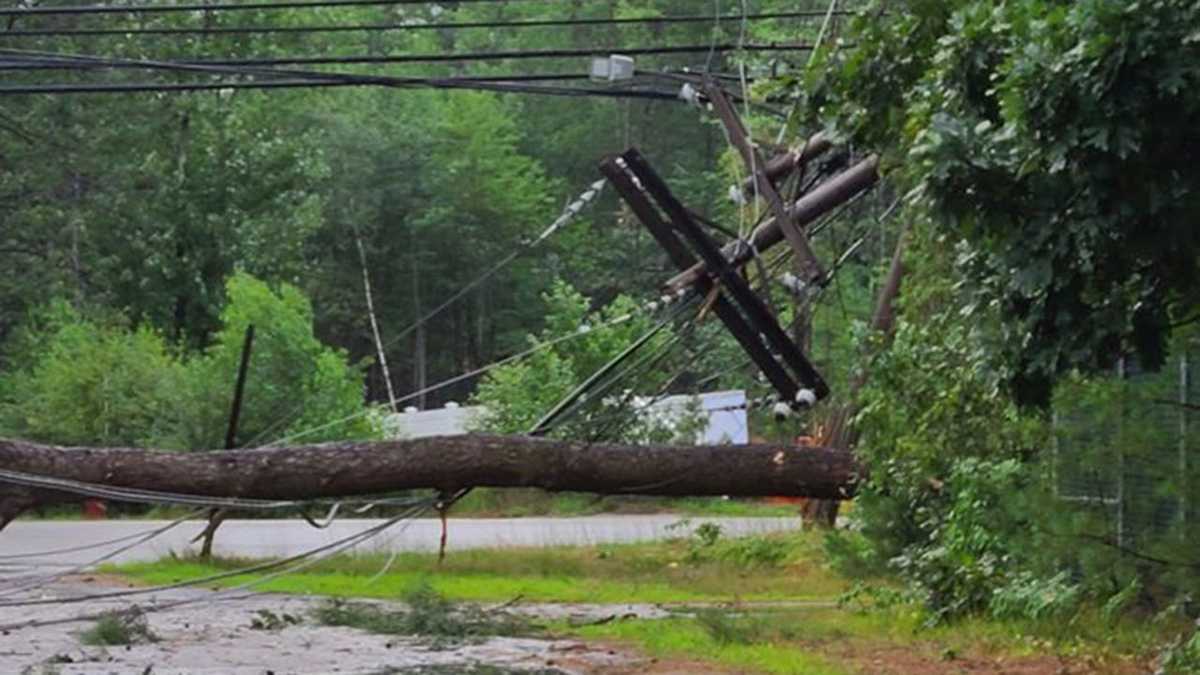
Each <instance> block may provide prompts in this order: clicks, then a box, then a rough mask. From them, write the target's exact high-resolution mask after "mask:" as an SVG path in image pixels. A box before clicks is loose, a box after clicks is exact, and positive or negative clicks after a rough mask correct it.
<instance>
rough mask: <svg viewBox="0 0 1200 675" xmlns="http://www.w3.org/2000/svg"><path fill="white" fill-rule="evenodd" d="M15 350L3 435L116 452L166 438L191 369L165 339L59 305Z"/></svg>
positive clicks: (2, 412) (25, 332)
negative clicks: (105, 447)
mask: <svg viewBox="0 0 1200 675" xmlns="http://www.w3.org/2000/svg"><path fill="white" fill-rule="evenodd" d="M14 343H15V346H14V347H13V348H12V349H11V350H10V352H9V354H8V359H7V360H8V361H9V362H10V363H12V364H13V366H14V368H13V370H12V371H11V372H10V373H9V374H7V375H4V376H0V433H3V434H5V435H11V436H16V437H20V438H25V439H29V440H34V441H42V442H46V443H57V444H61V445H110V446H120V445H144V444H149V443H153V442H155V441H157V440H158V439H160V438H161V436H162V435H163V433H164V431H165V426H166V425H167V424H168V423H169V422H168V420H169V419H170V417H171V415H172V398H173V392H174V391H175V390H176V389H177V388H178V387H179V385H180V382H181V380H182V376H183V369H182V367H181V366H180V364H179V361H178V360H177V359H176V358H175V355H174V354H173V353H172V351H171V350H170V348H169V347H168V346H167V344H166V341H165V340H164V339H163V337H162V336H161V335H160V334H159V333H157V332H155V331H153V330H152V329H150V328H146V327H143V328H138V329H136V330H128V329H127V328H125V327H124V326H122V325H120V324H119V323H117V322H114V321H103V320H98V319H92V318H86V317H84V316H83V315H82V314H81V313H79V312H78V311H76V310H74V309H73V308H71V306H70V305H68V304H67V303H65V302H56V303H52V304H51V305H49V306H47V307H44V308H42V309H41V310H38V311H36V312H35V313H34V314H33V315H32V316H31V317H30V319H29V320H28V321H27V322H26V323H25V324H24V325H23V326H22V328H21V329H20V334H19V336H18V338H16V339H15V340H14Z"/></svg>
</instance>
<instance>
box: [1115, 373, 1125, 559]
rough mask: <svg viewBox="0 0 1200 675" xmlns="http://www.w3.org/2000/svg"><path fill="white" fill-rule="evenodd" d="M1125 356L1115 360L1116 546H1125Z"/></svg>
mask: <svg viewBox="0 0 1200 675" xmlns="http://www.w3.org/2000/svg"><path fill="white" fill-rule="evenodd" d="M1125 375H1126V373H1125V357H1124V356H1122V357H1121V358H1120V360H1118V361H1117V380H1118V381H1120V383H1121V392H1122V396H1121V404H1120V410H1119V411H1118V414H1117V546H1119V547H1120V548H1122V549H1123V548H1125V438H1124V435H1125V415H1126V413H1127V412H1128V408H1127V407H1126V404H1125V396H1124V395H1123V394H1124V389H1125Z"/></svg>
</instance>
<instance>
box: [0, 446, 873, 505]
mask: <svg viewBox="0 0 1200 675" xmlns="http://www.w3.org/2000/svg"><path fill="white" fill-rule="evenodd" d="M0 467H3V469H0V527H3V525H5V524H7V523H8V521H9V520H11V519H12V518H13V517H15V516H16V515H18V514H19V513H20V512H22V511H24V510H26V509H29V508H32V507H34V506H40V505H46V504H54V503H69V502H76V501H82V500H83V499H84V498H85V496H84V495H81V494H75V493H73V492H68V491H64V490H51V489H45V488H30V487H23V486H19V485H15V484H14V483H13V482H12V480H13V479H12V476H11V475H6V474H5V473H4V472H20V473H21V474H25V475H29V474H33V475H37V476H41V477H48V478H55V479H65V480H69V481H78V482H82V483H89V484H97V485H105V486H112V487H121V488H134V489H139V490H153V491H156V492H171V493H180V494H188V495H203V496H208V497H239V498H247V499H270V500H309V499H318V498H337V497H351V496H368V495H379V494H386V493H392V492H396V491H400V490H413V489H419V488H434V489H438V490H443V491H445V492H447V493H449V492H453V491H454V490H456V489H457V488H460V487H462V486H468V485H474V486H486V487H536V488H542V489H545V490H550V491H574V492H595V493H601V494H614V495H615V494H630V495H634V494H640V495H668V496H685V495H688V496H704V495H710V496H711V495H730V496H739V497H760V496H770V495H785V496H786V495H792V496H805V497H820V498H825V499H847V498H849V497H851V496H853V494H854V490H855V486H856V485H857V482H858V478H859V467H858V465H857V464H856V462H855V461H854V460H853V458H852V457H850V456H849V455H848V454H847V453H843V452H837V451H834V450H829V449H825V448H802V447H795V446H791V445H787V444H756V445H742V446H730V445H698V446H671V445H646V446H640V445H619V444H610V443H586V442H576V441H563V440H556V439H548V438H535V437H530V436H487V435H474V434H472V435H465V436H440V437H432V438H418V439H409V440H395V441H376V442H338V443H324V444H320V445H307V446H299V447H281V448H264V449H256V450H220V451H213V452H164V451H158V450H141V449H133V448H64V447H57V446H51V445H41V444H37V443H30V442H26V441H19V440H4V439H0Z"/></svg>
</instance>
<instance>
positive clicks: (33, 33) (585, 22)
mask: <svg viewBox="0 0 1200 675" xmlns="http://www.w3.org/2000/svg"><path fill="white" fill-rule="evenodd" d="M841 14H844V15H847V16H850V15H854V14H855V12H853V11H850V10H845V11H842V12H841ZM823 16H825V12H814V11H803V12H764V13H759V14H749V15H747V16H746V19H748V20H752V21H767V20H772V19H803V18H819V17H823ZM724 18H726V19H732V18H735V17H733V16H732V15H731V16H727V17H724ZM736 18H739V19H740V18H741V17H736ZM707 21H712V17H711V16H703V15H684V16H658V17H624V18H604V19H533V20H528V21H456V22H448V23H384V24H378V23H377V24H349V25H343V26H334V25H317V26H229V27H210V28H126V29H122V28H75V29H56V28H46V29H28V30H10V31H5V32H0V38H13V37H16V38H25V37H102V36H116V35H120V36H134V35H200V36H206V35H246V34H261V33H348V32H358V31H361V32H381V31H383V32H386V31H425V30H455V29H470V28H514V29H522V28H540V27H556V26H564V27H565V26H615V25H630V24H670V23H700V22H707Z"/></svg>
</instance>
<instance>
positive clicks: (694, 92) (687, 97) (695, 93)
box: [679, 83, 704, 108]
mask: <svg viewBox="0 0 1200 675" xmlns="http://www.w3.org/2000/svg"><path fill="white" fill-rule="evenodd" d="M679 98H681V99H683V100H684V101H687V102H688V103H691V104H692V105H694V106H696V107H697V108H703V107H704V104H703V103H702V102H701V100H700V90H699V89H697V88H695V87H693V86H692V85H691V83H685V84H684V85H683V86H682V87H681V88H680V89H679Z"/></svg>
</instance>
